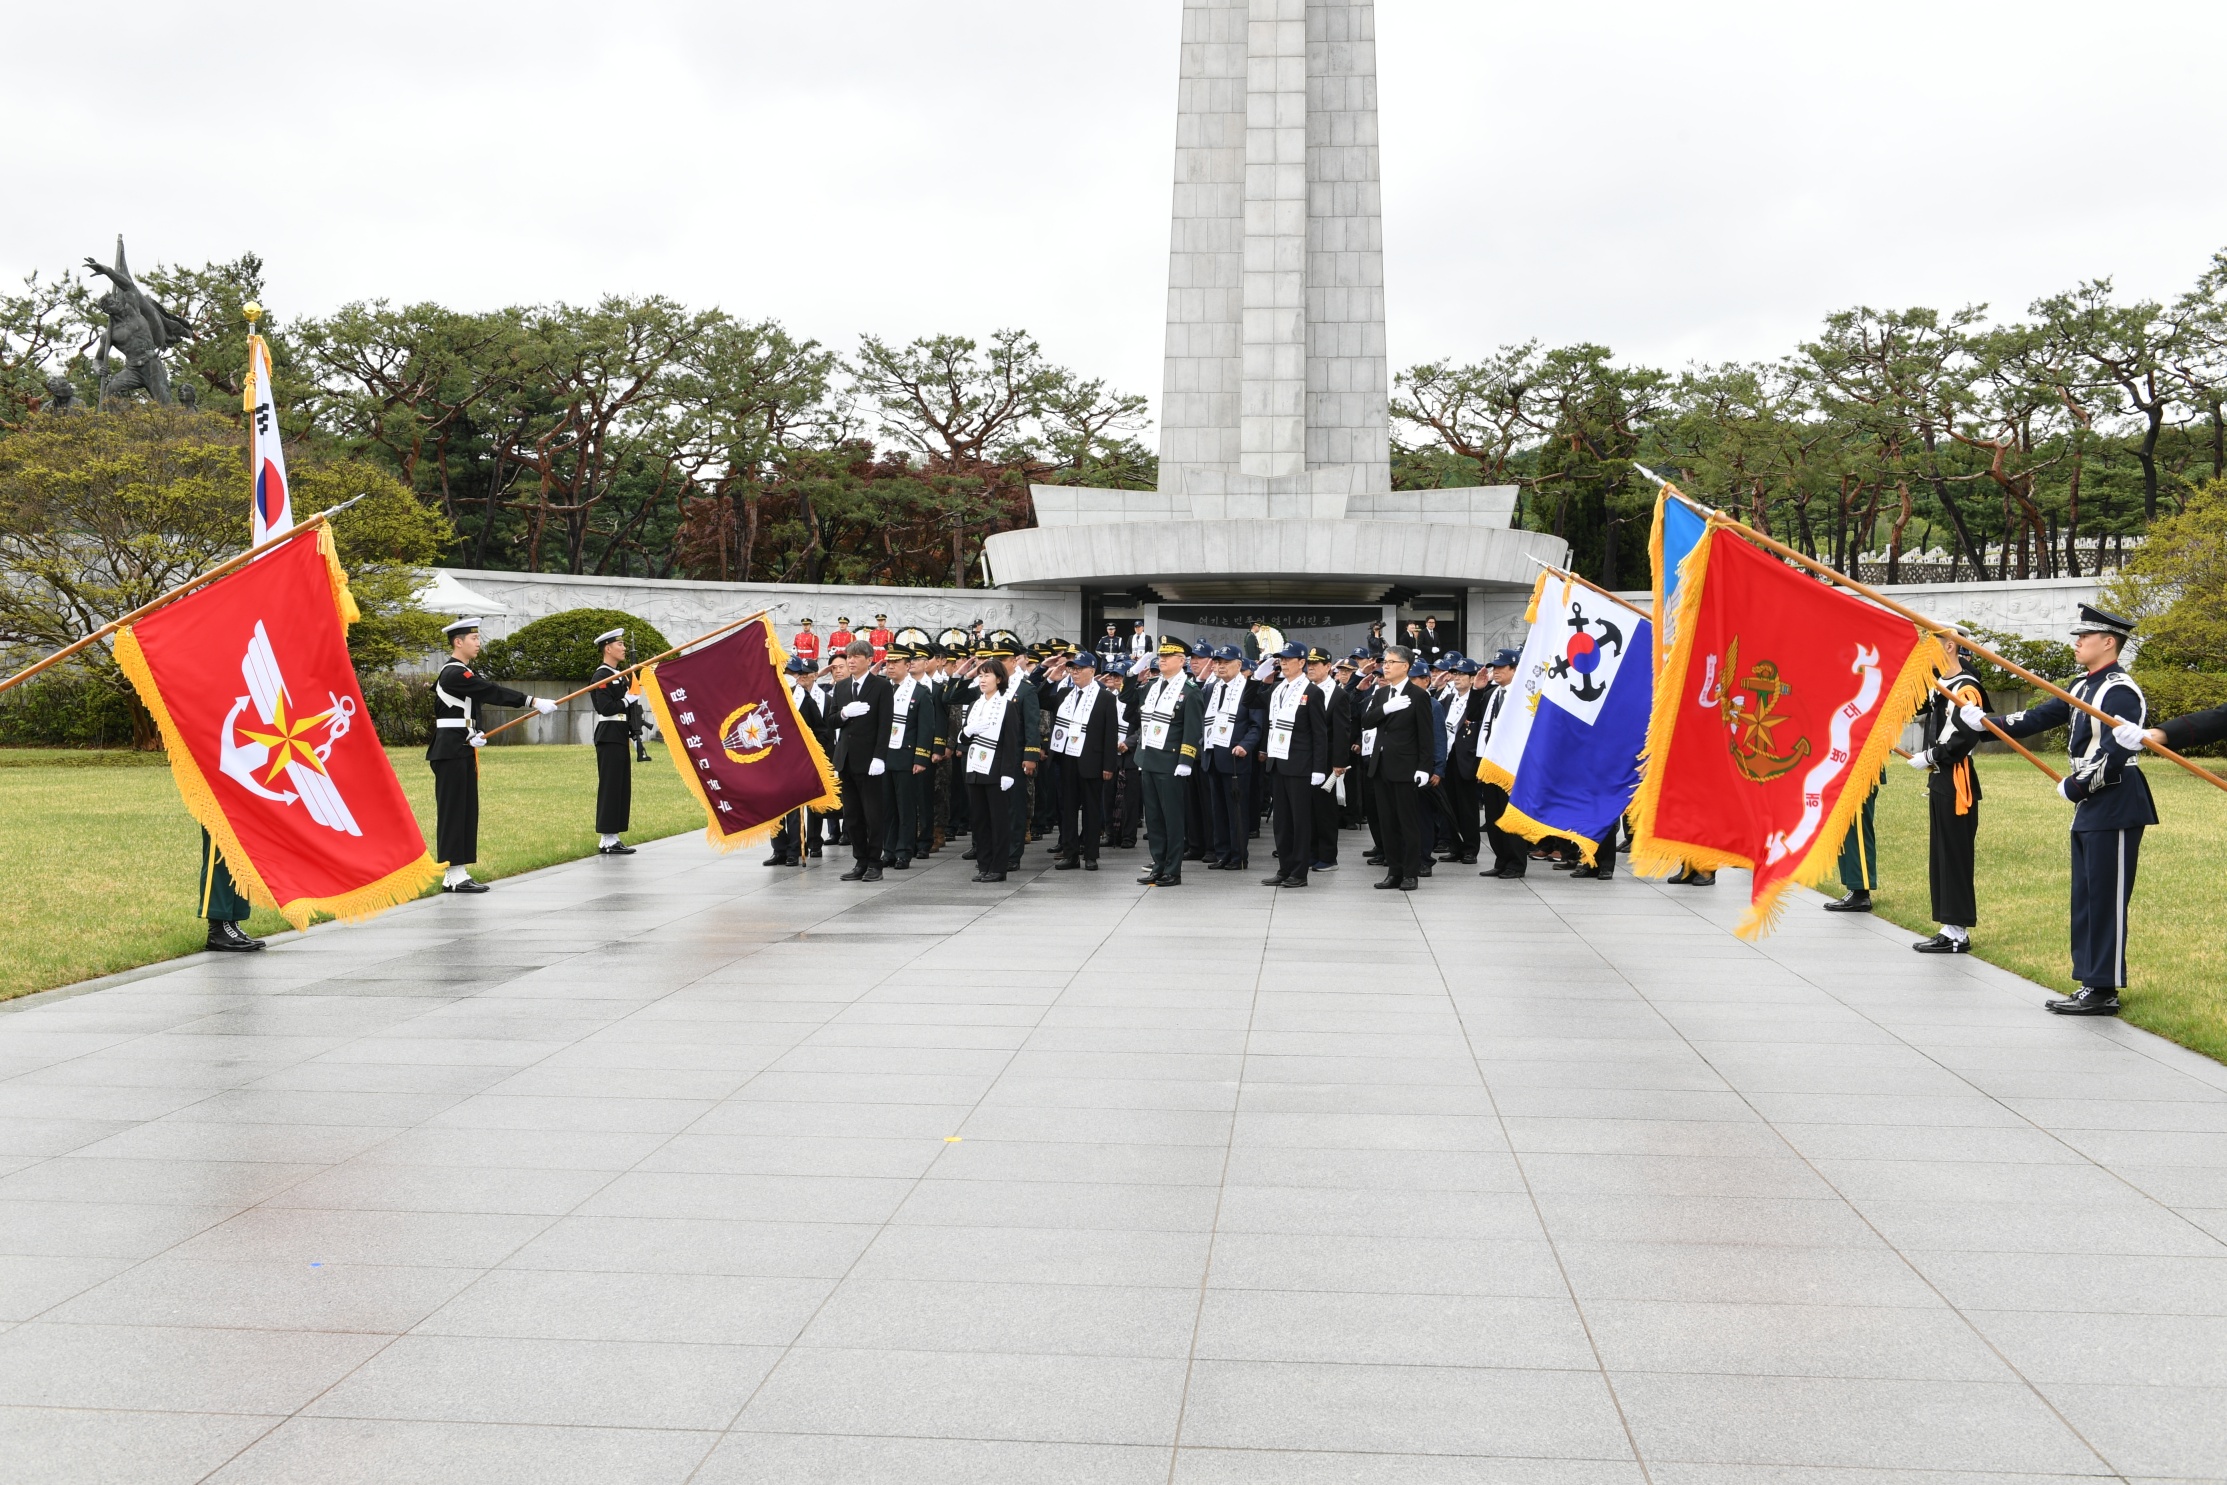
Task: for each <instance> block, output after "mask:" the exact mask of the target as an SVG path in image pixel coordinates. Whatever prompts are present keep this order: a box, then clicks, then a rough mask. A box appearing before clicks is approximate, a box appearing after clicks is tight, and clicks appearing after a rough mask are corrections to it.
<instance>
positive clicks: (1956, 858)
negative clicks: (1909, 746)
mask: <svg viewBox="0 0 2227 1485" xmlns="http://www.w3.org/2000/svg"><path fill="white" fill-rule="evenodd" d="M1955 660H1956V669H1955V671H1954V672H1953V673H1952V674H1950V675H1947V676H1944V677H1943V678H1942V680H1941V687H1942V689H1941V690H1937V691H1935V692H1934V693H1933V694H1932V696H1931V697H1930V698H1928V699H1927V701H1926V704H1925V710H1924V711H1923V712H1922V713H1920V715H1921V716H1922V717H1923V718H1924V724H1923V725H1924V729H1925V738H1926V742H1925V745H1924V746H1922V747H1920V748H1919V749H1918V750H1917V751H1916V752H1915V753H1912V754H1911V755H1910V766H1911V767H1912V768H1916V769H1923V770H1924V771H1925V774H1926V780H1925V804H1926V820H1927V825H1928V831H1927V838H1928V842H1929V844H1928V855H1929V860H1928V865H1927V875H1928V877H1929V878H1930V880H1931V883H1932V887H1933V921H1934V922H1935V923H1938V924H1939V925H1940V931H1939V932H1937V933H1935V934H1934V935H1933V937H1931V938H1929V939H1925V940H1923V941H1921V942H1919V943H1915V944H1912V945H1911V946H1910V947H1911V948H1913V949H1916V950H1917V951H1918V952H1919V953H1921V954H1969V953H1971V952H1972V925H1974V924H1975V923H1977V922H1979V920H1980V909H1979V894H1978V892H1977V891H1976V890H1975V888H1974V887H1973V885H1972V868H1973V857H1974V847H1975V846H1976V845H1977V843H1978V841H1979V834H1980V774H1979V770H1978V769H1977V768H1975V767H1973V766H1972V749H1973V748H1974V747H1975V746H1977V745H1978V744H1979V743H1980V742H1981V741H1982V740H1983V739H1984V738H1985V737H1986V736H1987V732H1986V730H1985V729H1983V728H1979V727H1969V726H1966V725H1965V722H1964V718H1963V716H1962V715H1961V712H1962V710H1963V708H1965V707H1967V706H1976V707H1978V708H1979V709H1980V710H1981V711H1983V712H1984V711H1986V710H1987V707H1988V701H1987V689H1986V688H1985V687H1984V686H1982V685H1981V684H1980V680H1979V677H1978V676H1976V675H1974V674H1972V669H1971V663H1972V662H1971V655H1970V653H1969V652H1967V651H1965V650H1963V649H1957V650H1956V651H1955ZM1944 693H1946V694H1944Z"/></svg>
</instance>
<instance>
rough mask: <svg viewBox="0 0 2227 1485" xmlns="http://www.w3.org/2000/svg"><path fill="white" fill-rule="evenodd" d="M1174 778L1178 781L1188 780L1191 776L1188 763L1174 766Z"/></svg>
mask: <svg viewBox="0 0 2227 1485" xmlns="http://www.w3.org/2000/svg"><path fill="white" fill-rule="evenodd" d="M1175 776H1176V777H1177V778H1179V779H1187V778H1189V777H1190V776H1191V765H1190V764H1188V763H1178V764H1177V765H1176V766H1175Z"/></svg>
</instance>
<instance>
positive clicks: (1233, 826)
mask: <svg viewBox="0 0 2227 1485" xmlns="http://www.w3.org/2000/svg"><path fill="white" fill-rule="evenodd" d="M1213 659H1214V677H1213V679H1212V680H1210V681H1208V682H1207V683H1206V710H1205V712H1204V714H1203V721H1202V725H1203V727H1204V729H1205V732H1204V736H1205V740H1206V741H1205V746H1204V748H1203V749H1202V750H1201V751H1202V752H1204V753H1205V755H1206V760H1205V763H1204V765H1203V766H1202V768H1201V769H1200V774H1199V787H1200V788H1201V789H1203V790H1204V791H1205V793H1206V803H1207V816H1208V821H1209V823H1210V825H1211V827H1212V829H1213V836H1212V840H1213V848H1212V850H1211V851H1210V852H1209V854H1210V856H1211V857H1212V859H1211V860H1209V861H1208V862H1207V864H1206V869H1207V870H1208V871H1236V870H1238V869H1239V868H1241V867H1243V866H1244V865H1245V864H1246V860H1245V857H1246V854H1247V851H1246V841H1247V839H1248V838H1249V836H1250V834H1251V831H1252V812H1251V808H1250V803H1249V799H1248V793H1247V788H1246V785H1247V781H1248V778H1249V776H1250V775H1251V773H1252V771H1253V755H1254V754H1256V753H1258V752H1259V751H1260V739H1261V733H1262V732H1263V731H1265V730H1266V728H1267V725H1268V714H1267V710H1266V708H1267V704H1268V691H1267V688H1266V687H1265V686H1262V685H1261V684H1260V682H1258V681H1256V680H1254V679H1253V678H1252V677H1251V676H1249V675H1247V674H1245V652H1244V651H1243V650H1241V649H1239V648H1238V647H1237V646H1236V645H1217V646H1216V647H1215V649H1214V652H1213Z"/></svg>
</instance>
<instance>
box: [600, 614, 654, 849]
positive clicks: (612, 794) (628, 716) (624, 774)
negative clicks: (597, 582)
mask: <svg viewBox="0 0 2227 1485" xmlns="http://www.w3.org/2000/svg"><path fill="white" fill-rule="evenodd" d="M595 642H596V643H597V644H598V645H600V646H601V647H602V649H603V663H602V664H600V665H598V666H597V667H596V668H595V674H594V675H591V676H589V677H588V684H589V685H591V686H594V687H595V689H594V690H593V691H590V692H589V693H588V703H589V705H591V706H593V707H594V708H595V728H594V731H593V732H592V733H591V734H590V735H591V736H592V737H593V738H594V740H595V829H596V843H595V848H596V852H597V854H599V855H603V856H631V855H633V854H634V848H633V847H632V846H630V845H627V844H625V842H623V841H622V840H621V839H620V837H621V836H623V835H625V834H626V827H627V823H628V821H629V820H630V819H631V818H632V815H633V810H634V774H633V772H632V767H631V765H630V764H629V763H628V762H627V757H626V751H627V744H628V743H630V742H633V741H636V740H637V739H639V738H640V737H641V735H642V698H641V697H640V696H638V695H635V694H633V693H632V692H630V691H629V690H628V687H629V685H630V684H631V682H630V681H629V679H628V678H627V677H626V676H624V675H622V674H620V667H622V666H624V665H625V664H626V631H625V630H624V629H606V630H605V631H603V633H601V634H599V635H597V636H596V637H595Z"/></svg>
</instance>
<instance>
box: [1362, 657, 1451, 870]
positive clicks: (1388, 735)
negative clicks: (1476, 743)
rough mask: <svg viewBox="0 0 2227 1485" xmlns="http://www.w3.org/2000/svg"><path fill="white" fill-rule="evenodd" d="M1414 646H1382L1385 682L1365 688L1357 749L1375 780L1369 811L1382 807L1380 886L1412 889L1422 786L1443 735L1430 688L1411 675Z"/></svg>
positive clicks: (1418, 858) (1419, 861)
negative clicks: (1366, 696) (1366, 698)
mask: <svg viewBox="0 0 2227 1485" xmlns="http://www.w3.org/2000/svg"><path fill="white" fill-rule="evenodd" d="M1414 663H1415V651H1414V650H1413V649H1411V648H1409V647H1408V646H1406V645H1387V646H1386V647H1385V650H1384V684H1382V685H1380V686H1378V687H1377V688H1376V689H1375V690H1373V691H1371V692H1370V693H1369V705H1368V710H1367V711H1365V712H1363V713H1362V715H1361V751H1362V753H1364V754H1365V755H1367V757H1368V760H1369V762H1368V770H1369V778H1370V779H1371V780H1372V781H1373V782H1374V783H1375V785H1376V798H1375V799H1374V800H1373V801H1371V808H1372V810H1378V809H1380V810H1382V812H1383V835H1384V880H1383V881H1381V882H1378V883H1377V884H1376V885H1377V886H1378V887H1379V888H1394V889H1397V890H1399V891H1402V892H1413V891H1414V890H1415V889H1416V888H1417V887H1418V886H1419V885H1421V882H1420V880H1419V879H1420V878H1421V876H1422V874H1423V858H1424V857H1425V856H1426V855H1427V854H1428V850H1427V848H1426V846H1425V843H1424V837H1423V791H1424V790H1425V789H1428V788H1429V787H1431V785H1433V784H1435V783H1437V782H1438V780H1437V777H1436V776H1435V775H1434V773H1433V769H1435V768H1436V767H1437V763H1438V749H1439V747H1440V746H1441V744H1442V739H1441V737H1440V735H1439V731H1438V723H1437V718H1436V716H1435V715H1434V714H1433V713H1432V711H1431V698H1430V693H1429V692H1428V691H1426V690H1424V689H1423V688H1422V687H1421V686H1420V685H1418V684H1416V682H1415V681H1414V680H1413V679H1411V678H1410V676H1409V673H1408V672H1409V668H1410V667H1411V666H1412V665H1413V664H1414Z"/></svg>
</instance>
